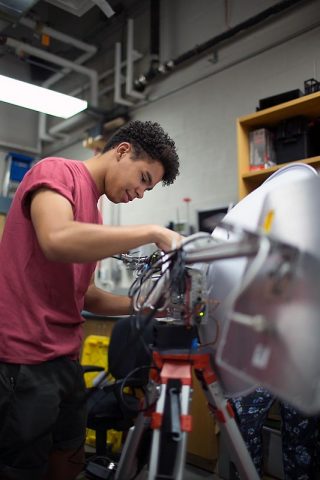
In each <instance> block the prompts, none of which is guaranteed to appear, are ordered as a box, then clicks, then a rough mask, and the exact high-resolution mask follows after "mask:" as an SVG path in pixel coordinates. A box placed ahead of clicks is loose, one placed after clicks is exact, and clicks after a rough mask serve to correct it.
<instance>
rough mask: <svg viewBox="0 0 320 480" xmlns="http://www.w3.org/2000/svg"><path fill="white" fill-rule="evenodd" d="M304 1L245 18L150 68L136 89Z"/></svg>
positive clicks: (287, 1)
mask: <svg viewBox="0 0 320 480" xmlns="http://www.w3.org/2000/svg"><path fill="white" fill-rule="evenodd" d="M302 1H304V2H305V1H306V0H283V1H282V2H280V3H278V4H276V5H274V6H272V7H270V8H267V9H266V10H263V11H262V12H260V13H259V14H257V15H255V16H253V17H251V18H249V19H248V20H245V21H244V22H241V23H239V24H238V25H236V26H235V27H232V28H230V29H228V30H226V31H224V32H223V33H221V34H219V35H217V36H216V37H213V38H211V39H210V40H208V41H207V42H204V43H202V44H200V45H197V46H195V47H194V48H193V49H191V50H188V51H187V52H185V53H183V54H182V55H180V56H178V57H177V58H175V59H171V60H169V61H167V62H165V63H162V64H161V65H159V66H158V67H157V68H154V69H150V70H149V71H148V72H146V73H145V74H143V75H141V76H140V77H139V78H138V79H136V80H135V81H134V82H133V83H134V87H135V88H136V90H139V91H144V90H145V88H146V86H147V85H148V84H149V83H151V82H152V81H153V80H159V78H160V77H164V75H169V74H171V73H172V72H173V71H174V70H175V69H176V68H178V67H182V66H184V65H187V64H189V63H190V62H191V61H195V60H198V59H199V58H200V57H201V56H203V55H206V54H208V51H209V50H210V49H213V48H215V47H217V46H218V45H220V44H222V43H223V42H225V41H227V40H230V39H232V38H233V37H235V36H236V35H237V34H239V33H240V32H242V31H245V30H248V29H249V28H252V27H255V26H257V25H259V24H261V23H263V22H265V21H266V20H267V19H268V18H269V17H271V16H272V15H276V14H281V13H283V12H285V11H286V10H288V9H289V8H291V7H293V6H294V5H296V4H298V3H301V2H302ZM307 1H308V0H307Z"/></svg>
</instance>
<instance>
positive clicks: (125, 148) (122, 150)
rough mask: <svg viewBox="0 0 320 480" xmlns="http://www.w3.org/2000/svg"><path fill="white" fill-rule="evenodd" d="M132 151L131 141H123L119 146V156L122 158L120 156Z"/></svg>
mask: <svg viewBox="0 0 320 480" xmlns="http://www.w3.org/2000/svg"><path fill="white" fill-rule="evenodd" d="M130 151H131V145H130V143H129V142H121V143H119V145H118V146H117V158H118V159H119V160H120V158H122V157H123V155H125V154H126V153H129V152H130Z"/></svg>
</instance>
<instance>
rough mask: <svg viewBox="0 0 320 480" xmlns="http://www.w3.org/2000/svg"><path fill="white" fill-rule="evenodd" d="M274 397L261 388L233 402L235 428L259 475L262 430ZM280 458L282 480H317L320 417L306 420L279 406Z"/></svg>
mask: <svg viewBox="0 0 320 480" xmlns="http://www.w3.org/2000/svg"><path fill="white" fill-rule="evenodd" d="M274 400H275V398H274V396H273V395H272V394H271V393H269V392H268V391H266V390H265V389H263V388H257V389H256V390H255V392H253V393H251V394H250V395H247V396H245V397H237V398H234V399H232V401H231V403H232V405H233V408H234V410H235V413H236V417H237V421H238V426H239V429H240V431H241V434H242V436H243V438H244V441H245V443H246V445H247V448H248V450H249V453H250V455H251V457H252V460H253V463H254V464H255V467H256V469H257V471H258V473H259V475H260V476H261V475H262V460H263V444H262V427H263V425H264V423H265V421H266V418H267V415H268V412H269V410H270V408H271V405H272V403H273V401H274ZM280 409H281V418H282V429H281V433H282V458H283V470H284V478H285V480H315V479H316V456H317V453H316V444H317V441H319V433H318V422H319V417H305V416H303V415H301V414H300V413H299V412H298V411H297V410H295V409H293V408H292V407H291V406H290V405H288V404H286V403H280Z"/></svg>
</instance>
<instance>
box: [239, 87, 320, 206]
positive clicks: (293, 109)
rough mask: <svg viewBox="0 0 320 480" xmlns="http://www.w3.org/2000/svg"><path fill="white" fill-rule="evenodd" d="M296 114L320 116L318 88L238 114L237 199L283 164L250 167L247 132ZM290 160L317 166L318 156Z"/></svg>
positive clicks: (319, 158)
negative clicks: (254, 110) (269, 166)
mask: <svg viewBox="0 0 320 480" xmlns="http://www.w3.org/2000/svg"><path fill="white" fill-rule="evenodd" d="M296 116H304V117H306V118H308V119H315V118H318V117H320V92H316V93H313V94H311V95H306V96H304V97H301V98H298V99H296V100H291V101H290V102H286V103H282V104H280V105H276V106H275V107H272V108H267V109H265V110H261V111H259V112H256V113H252V114H250V115H246V116H243V117H240V118H238V120H237V140H238V174H239V198H240V199H241V198H243V197H245V196H246V195H248V193H250V192H251V191H252V190H254V189H255V188H257V187H258V186H259V185H261V183H263V182H264V180H266V179H267V178H268V176H269V175H271V174H272V173H273V172H275V171H277V170H279V168H281V167H283V166H284V165H286V164H279V165H275V166H273V167H271V168H267V169H265V170H254V171H250V170H249V152H250V145H249V133H250V132H251V131H252V130H255V129H258V128H265V127H269V128H270V127H275V126H276V125H277V124H278V123H279V122H281V121H282V120H285V119H287V118H292V117H296ZM293 163H306V164H308V165H312V166H314V167H315V168H318V167H319V168H320V156H317V157H312V158H305V159H302V160H297V161H295V162H293Z"/></svg>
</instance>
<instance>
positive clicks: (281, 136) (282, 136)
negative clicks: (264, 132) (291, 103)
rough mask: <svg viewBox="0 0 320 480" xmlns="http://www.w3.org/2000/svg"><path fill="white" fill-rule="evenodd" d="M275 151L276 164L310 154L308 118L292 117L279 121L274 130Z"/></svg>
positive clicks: (300, 158)
mask: <svg viewBox="0 0 320 480" xmlns="http://www.w3.org/2000/svg"><path fill="white" fill-rule="evenodd" d="M275 151H276V163H277V164H279V163H287V162H293V161H295V160H303V159H305V158H308V157H310V156H312V154H311V148H310V135H309V132H308V119H307V118H305V117H293V118H288V119H287V120H284V121H282V122H280V123H279V124H278V126H277V127H276V130H275Z"/></svg>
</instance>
